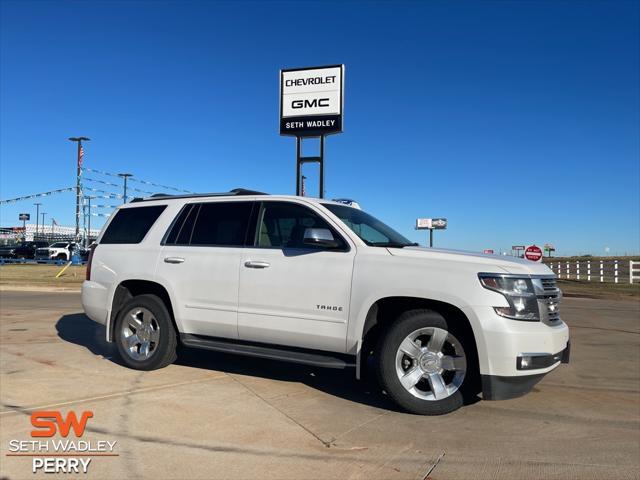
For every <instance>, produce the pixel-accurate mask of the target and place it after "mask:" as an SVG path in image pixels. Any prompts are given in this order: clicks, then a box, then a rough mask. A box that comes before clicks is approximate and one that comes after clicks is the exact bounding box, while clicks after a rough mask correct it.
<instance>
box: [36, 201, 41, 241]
mask: <svg viewBox="0 0 640 480" xmlns="http://www.w3.org/2000/svg"><path fill="white" fill-rule="evenodd" d="M34 205H35V206H36V237H37V236H38V222H39V221H40V205H42V203H34ZM34 240H35V237H34Z"/></svg>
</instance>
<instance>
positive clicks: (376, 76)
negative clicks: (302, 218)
mask: <svg viewBox="0 0 640 480" xmlns="http://www.w3.org/2000/svg"><path fill="white" fill-rule="evenodd" d="M0 9H1V24H0V27H1V28H0V30H1V33H0V35H1V37H0V41H1V44H0V48H1V50H0V62H1V63H0V67H1V68H0V82H1V83H0V94H1V99H0V100H1V106H0V158H1V167H0V198H2V199H7V198H12V197H17V196H21V195H26V194H29V193H36V192H42V191H47V190H51V189H54V188H61V187H67V186H72V185H73V184H74V181H75V172H74V168H75V166H74V154H75V153H74V146H73V145H72V144H71V143H70V142H68V141H67V140H66V138H67V137H69V136H73V135H86V136H89V137H91V138H92V141H91V142H89V143H88V144H87V145H86V148H85V165H86V166H88V167H91V168H96V169H100V170H105V171H109V172H122V171H127V172H131V173H134V174H135V175H136V177H138V178H140V179H145V180H149V181H155V182H158V183H161V184H166V185H171V186H176V187H182V188H186V189H189V190H193V191H198V192H204V191H226V190H228V189H230V188H234V187H237V186H245V187H248V188H254V189H259V190H262V191H267V192H272V193H293V192H294V189H295V181H294V179H295V141H294V139H293V138H289V137H280V136H279V134H278V70H279V69H280V68H290V67H301V66H311V65H325V64H336V63H344V64H345V65H346V73H345V129H344V130H345V131H344V133H342V134H340V135H334V136H331V137H328V138H327V143H326V158H327V159H326V190H327V197H329V198H334V197H350V198H355V199H357V200H358V201H359V202H360V203H361V204H362V205H363V207H364V208H365V209H366V210H368V211H370V212H371V213H373V214H375V215H376V216H378V217H379V218H381V219H383V220H385V221H386V222H387V223H389V224H391V225H392V226H394V227H395V228H396V229H398V230H400V231H401V232H402V233H404V234H405V235H406V236H408V237H410V238H411V239H414V240H416V241H420V242H421V243H423V242H424V241H425V238H426V235H425V232H416V231H414V230H413V225H414V222H415V218H416V217H429V216H435V217H447V218H448V219H449V229H448V230H447V231H444V232H437V233H436V245H437V246H443V247H450V248H462V249H470V250H482V249H484V248H494V249H496V250H498V249H500V248H502V249H507V248H509V247H510V246H511V245H514V244H528V243H533V242H535V243H538V244H543V243H546V242H551V243H554V244H555V245H556V247H557V249H558V253H571V254H573V253H579V254H581V253H592V254H604V253H605V247H608V248H609V249H610V252H611V253H620V254H622V253H625V252H626V253H638V252H639V251H640V141H639V132H640V114H639V110H640V75H639V60H640V54H639V44H640V42H639V36H640V34H639V27H638V25H639V24H640V7H639V4H638V3H637V2H624V1H616V2H598V1H587V2H579V1H571V2H569V1H558V2H553V1H541V2H515V1H513V2H508V1H499V2H469V3H466V2H409V3H401V2H388V3H387V2H372V3H367V2H272V3H270V2H213V1H209V2H198V1H184V2H178V1H175V2H159V1H157V2H156V1H154V2H134V1H120V2H98V1H92V2H74V1H67V2H48V1H32V2H29V1H20V2H12V1H6V0H5V1H2V2H1V3H0ZM304 173H305V175H307V176H308V177H309V190H311V191H312V192H313V191H314V187H313V185H315V182H316V178H317V177H316V174H315V171H314V168H313V167H312V166H308V168H305V172H304ZM96 178H102V179H104V180H108V181H113V179H109V178H108V177H96ZM116 180H117V179H116ZM106 188H107V189H109V188H110V187H106ZM114 190H115V189H114ZM315 191H317V189H315ZM42 201H43V203H44V209H45V211H47V222H48V221H49V219H50V216H51V215H53V216H54V217H55V218H56V220H57V221H58V222H59V223H62V224H72V223H73V219H74V198H73V195H72V194H62V195H58V196H56V197H47V198H45V199H44V200H42ZM31 203H32V202H24V203H19V204H15V205H8V206H2V207H1V208H0V216H1V218H0V222H1V223H2V225H3V226H7V225H15V224H17V223H18V222H17V221H16V220H17V214H18V213H19V212H21V211H26V212H31V213H32V217H33V216H34V214H35V207H32V206H31ZM104 203H107V204H108V203H113V201H109V200H107V201H105V202H104Z"/></svg>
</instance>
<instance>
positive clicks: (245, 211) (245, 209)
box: [191, 202, 252, 247]
mask: <svg viewBox="0 0 640 480" xmlns="http://www.w3.org/2000/svg"><path fill="white" fill-rule="evenodd" d="M251 206H252V203H251V202H214V203H202V204H201V205H200V211H199V212H198V216H197V218H196V224H195V227H194V229H193V235H192V236H191V245H216V246H236V247H241V246H243V245H244V239H245V235H246V233H247V226H248V225H249V217H250V215H251Z"/></svg>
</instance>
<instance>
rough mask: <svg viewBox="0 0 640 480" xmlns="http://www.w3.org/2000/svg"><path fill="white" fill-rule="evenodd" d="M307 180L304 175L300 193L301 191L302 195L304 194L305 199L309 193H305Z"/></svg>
mask: <svg viewBox="0 0 640 480" xmlns="http://www.w3.org/2000/svg"><path fill="white" fill-rule="evenodd" d="M306 179H307V177H305V176H304V175H302V188H301V190H300V191H301V193H302V196H303V197H304V196H306V195H307V192H306V191H305V188H304V181H305V180H306Z"/></svg>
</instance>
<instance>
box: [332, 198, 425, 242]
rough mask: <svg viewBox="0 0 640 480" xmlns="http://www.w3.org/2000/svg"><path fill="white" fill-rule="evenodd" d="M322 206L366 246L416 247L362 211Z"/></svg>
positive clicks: (334, 205) (343, 206)
mask: <svg viewBox="0 0 640 480" xmlns="http://www.w3.org/2000/svg"><path fill="white" fill-rule="evenodd" d="M322 206H323V207H324V208H326V209H327V210H329V211H330V212H331V213H333V214H334V215H335V216H336V217H338V218H339V219H340V220H342V221H343V222H344V224H345V225H346V226H347V227H349V228H350V229H351V230H352V231H353V233H355V234H356V235H358V237H360V238H361V239H362V241H363V242H364V243H366V244H367V245H370V246H373V247H397V248H402V247H409V246H416V245H417V243H413V242H410V241H409V240H407V239H406V238H405V237H403V236H402V235H400V234H399V233H398V232H396V231H395V230H394V229H393V228H391V227H389V226H388V225H385V224H384V223H382V222H381V221H380V220H378V219H377V218H375V217H373V216H371V215H369V214H368V213H366V212H363V211H362V210H358V209H357V208H352V207H347V206H345V205H336V204H333V203H323V204H322Z"/></svg>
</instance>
